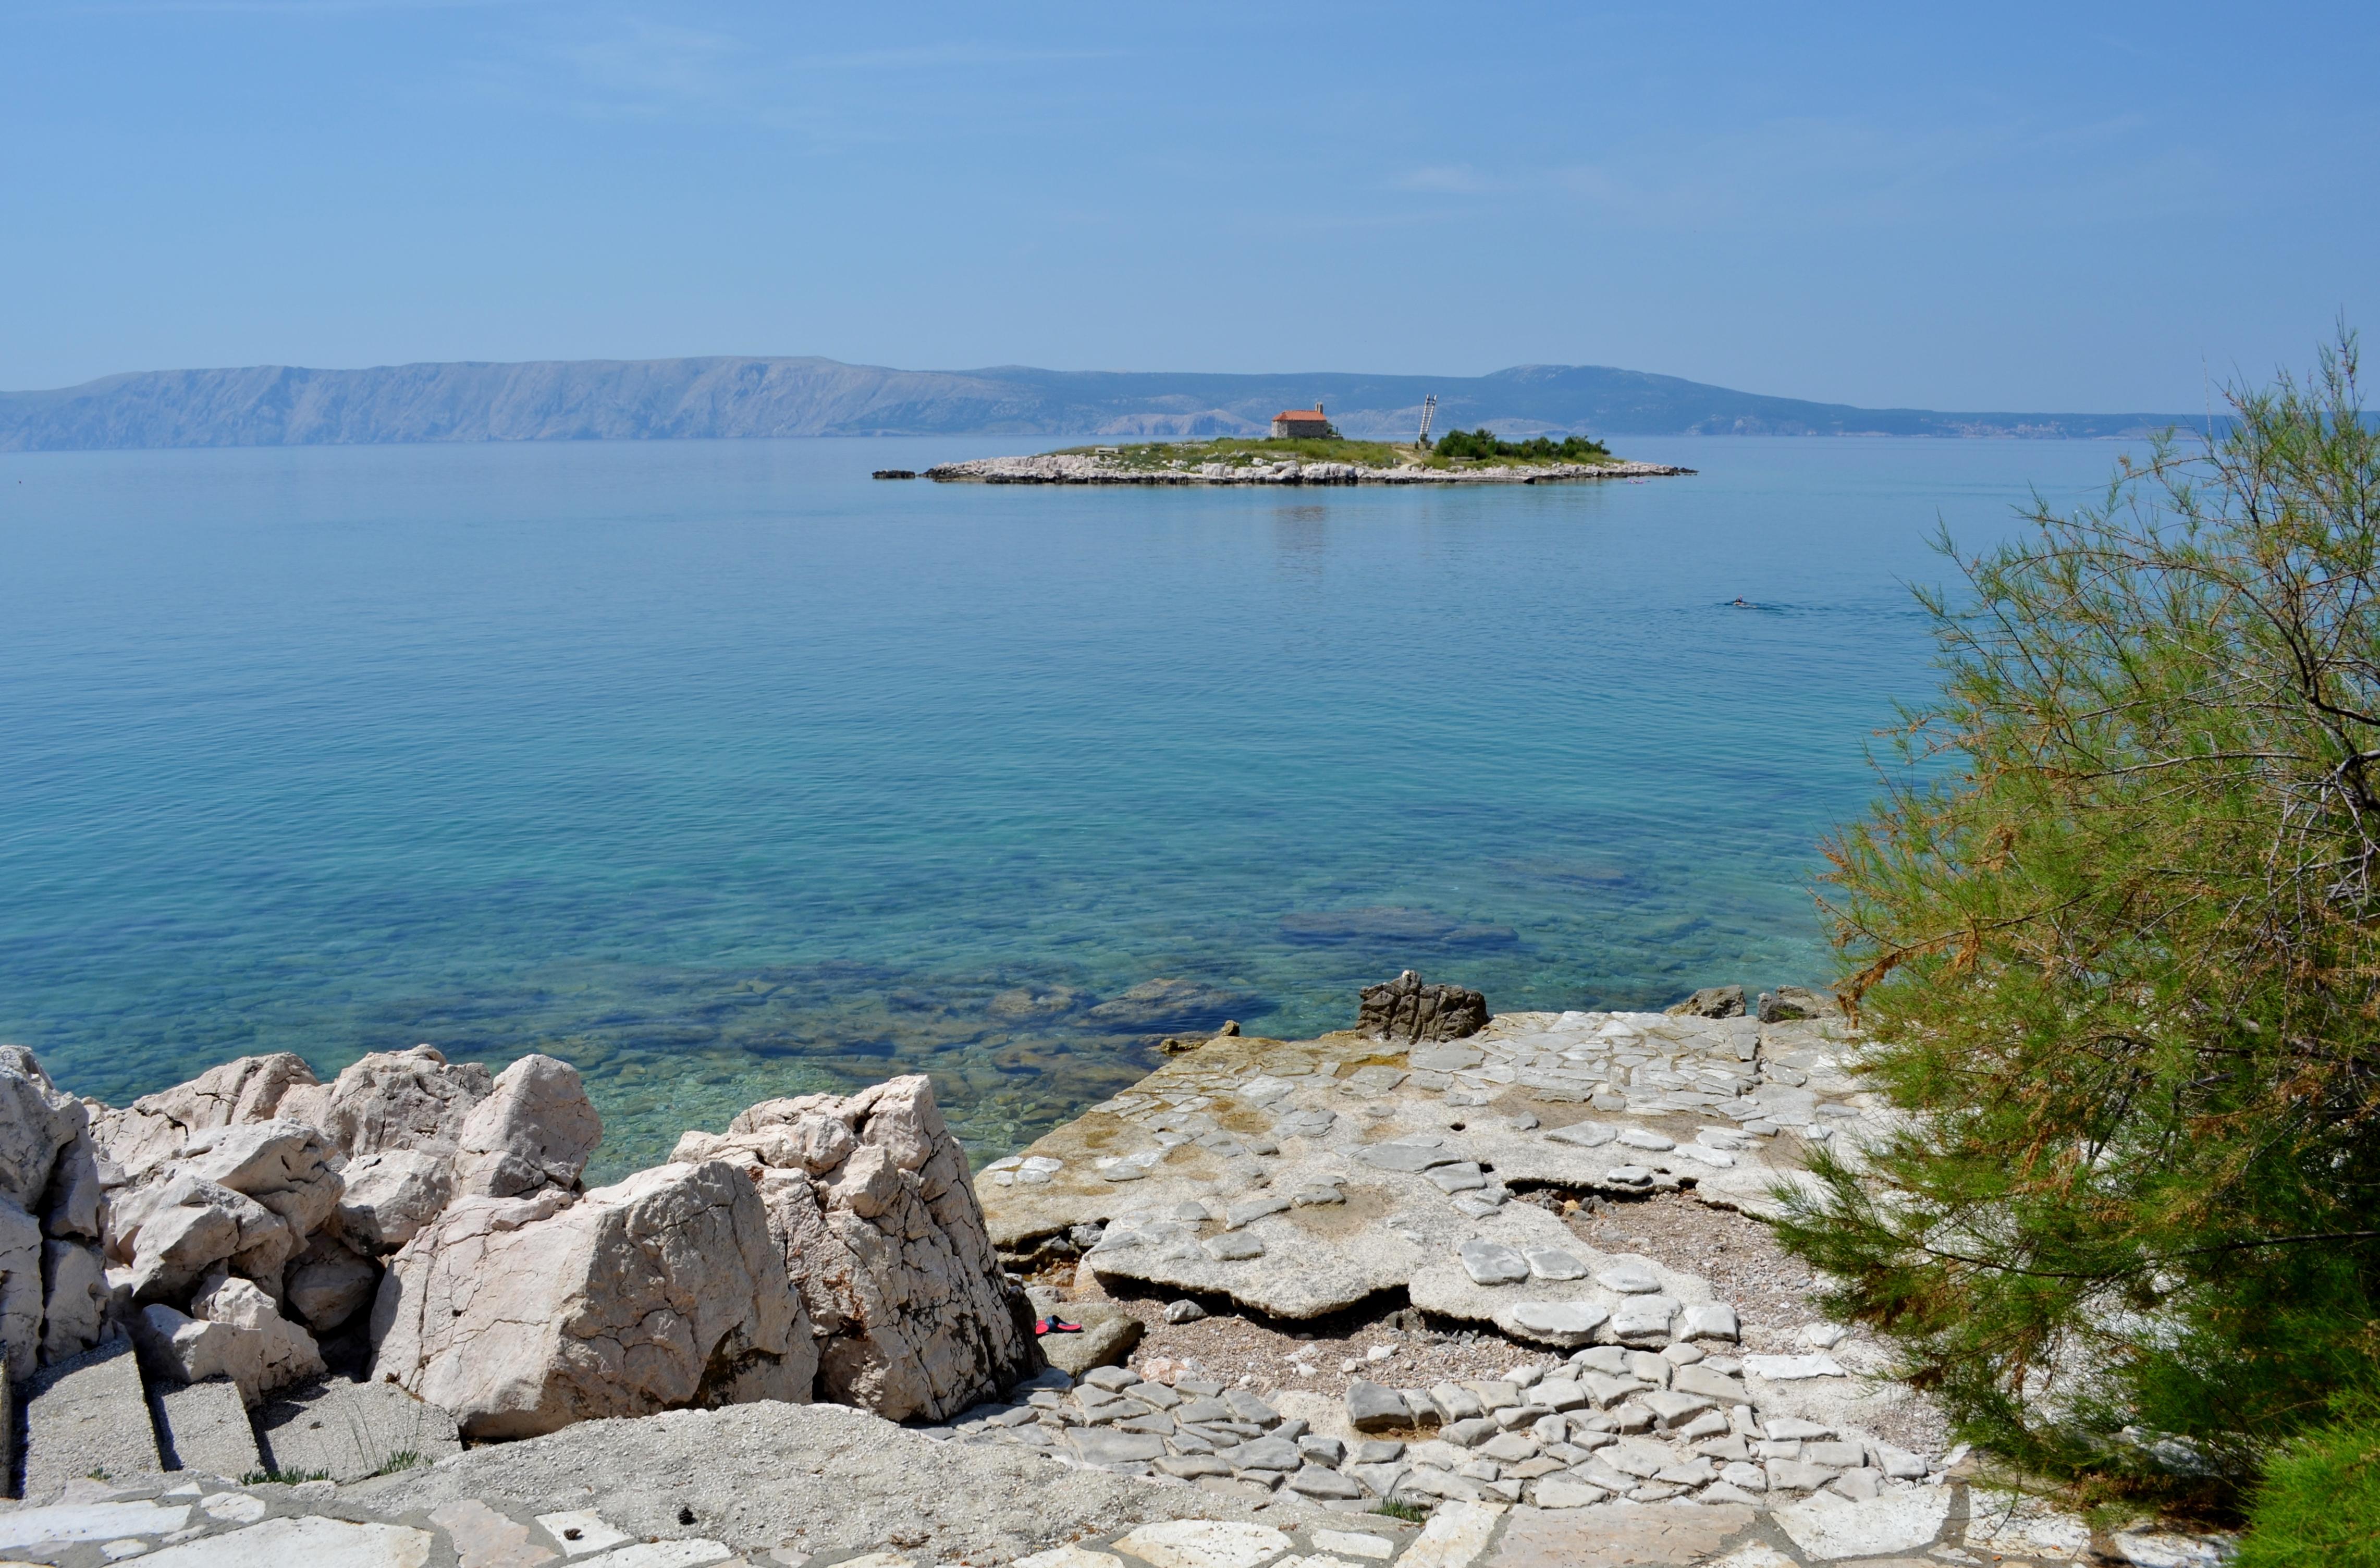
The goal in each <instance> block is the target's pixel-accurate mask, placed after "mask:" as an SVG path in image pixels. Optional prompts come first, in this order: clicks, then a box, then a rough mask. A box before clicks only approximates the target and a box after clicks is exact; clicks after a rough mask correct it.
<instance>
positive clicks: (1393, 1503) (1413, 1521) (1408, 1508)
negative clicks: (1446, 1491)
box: [1372, 1498, 1429, 1525]
mask: <svg viewBox="0 0 2380 1568" xmlns="http://www.w3.org/2000/svg"><path fill="white" fill-rule="evenodd" d="M1372 1512H1373V1513H1378V1514H1385V1515H1387V1516H1388V1517H1389V1518H1391V1519H1402V1520H1403V1521H1404V1522H1405V1523H1406V1524H1408V1525H1419V1524H1422V1523H1424V1522H1425V1521H1427V1519H1428V1518H1429V1510H1428V1509H1427V1508H1424V1507H1422V1506H1421V1505H1420V1504H1419V1503H1414V1502H1400V1501H1397V1500H1396V1499H1394V1498H1390V1499H1389V1500H1388V1501H1385V1502H1383V1503H1381V1504H1380V1506H1379V1507H1378V1508H1375V1509H1373V1510H1372Z"/></svg>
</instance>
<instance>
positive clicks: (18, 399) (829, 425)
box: [0, 358, 2191, 452]
mask: <svg viewBox="0 0 2380 1568" xmlns="http://www.w3.org/2000/svg"><path fill="white" fill-rule="evenodd" d="M1431 393H1435V394H1436V395H1437V396H1438V425H1437V428H1438V429H1439V431H1445V430H1449V429H1451V428H1453V427H1455V426H1457V425H1461V426H1463V427H1466V428H1468V427H1473V426H1477V425H1482V424H1484V425H1488V426H1490V427H1492V428H1493V429H1495V430H1496V431H1498V432H1500V433H1503V434H1508V435H1510V434H1519V435H1529V434H1536V433H1540V432H1554V433H1561V432H1579V433H1582V434H1586V435H1623V436H1624V435H1689V434H1694V435H1702V434H1710V435H1718V434H1758V435H1935V436H2045V437H2058V436H2122V435H2135V434H2138V433H2140V432H2144V431H2149V430H2155V429H2162V428H2164V427H2165V426H2167V425H2169V424H2177V423H2179V424H2187V423H2190V422H2191V421H2190V420H2189V419H2188V418H2187V417H2184V416H2168V415H2157V414H2049V413H1973V414H1956V413H1937V412H1934V411H1932V410H1929V409H1924V408H1856V407H1851V406H1849V405H1847V404H1840V403H1809V402H1804V401H1802V400H1801V399H1798V398H1792V397H1767V396H1762V395H1759V394H1757V393H1750V392H1735V391H1730V389H1728V388H1726V387H1723V386H1707V385H1705V384H1703V383H1699V382H1691V381H1682V380H1681V379H1679V378H1678V377H1676V376H1658V375H1648V374H1646V373H1645V372H1644V371H1619V370H1611V369H1609V368H1608V367H1605V366H1600V365H1519V366H1515V367H1513V368H1512V369H1511V370H1509V371H1496V372H1495V373H1494V374H1492V375H1485V376H1368V375H1350V374H1346V373H1343V372H1339V371H1316V372H1313V373H1310V374H1295V375H1188V374H1172V373H1168V372H1164V371H1037V370H1033V369H1030V368H1027V367H1024V366H1014V365H1003V366H1000V367H997V368H995V369H991V370H985V371H893V370H885V369H881V368H880V367H877V366H873V365H845V364H842V363H840V362H838V361H836V360H833V359H726V358H721V359H579V360H549V361H539V362H533V363H528V364H516V365H494V364H477V363H467V364H443V365H383V366H378V367H375V368H373V369H370V370H361V371H310V370H301V369H296V368H292V367H289V366H282V365H260V366H255V367H252V368H249V369H247V370H227V371H140V372H136V373H134V374H130V375H119V376H107V377H103V379H101V380H99V381H94V382H86V383H83V384H82V385H80V386H70V387H64V388H61V389H59V390H56V391H52V392H6V393H0V451H17V452H28V451H69V450H75V449H89V448H95V447H135V446H298V445H335V444H373V443H386V442H419V441H666V440H685V439H706V438H708V439H717V438H735V437H743V436H790V435H1018V436H1037V437H1039V436H1113V437H1120V438H1129V437H1172V436H1208V435H1247V434H1261V433H1263V432H1264V431H1265V430H1266V428H1267V426H1268V423H1269V420H1270V419H1271V418H1272V416H1273V414H1274V413H1275V412H1276V411H1278V410H1280V409H1282V408H1290V407H1312V406H1313V404H1314V403H1315V402H1316V401H1317V400H1319V401H1321V402H1322V404H1323V405H1324V406H1325V407H1326V408H1327V409H1328V411H1329V412H1330V417H1331V419H1333V420H1335V421H1336V422H1337V424H1338V426H1339V428H1340V430H1341V431H1342V432H1343V433H1345V434H1348V435H1351V436H1368V437H1390V438H1394V439H1398V440H1411V439H1412V437H1413V434H1414V431H1415V426H1416V425H1417V424H1418V423H1419V421H1420V418H1421V404H1422V398H1423V397H1424V395H1427V394H1431Z"/></svg>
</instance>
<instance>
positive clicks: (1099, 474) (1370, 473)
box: [926, 452, 1694, 485]
mask: <svg viewBox="0 0 2380 1568" xmlns="http://www.w3.org/2000/svg"><path fill="white" fill-rule="evenodd" d="M1693 472H1694V469H1692V468H1674V467H1671V466H1670V465H1668V464H1665V463H1544V464H1536V465H1532V466H1529V467H1513V468H1505V467H1500V466H1499V467H1488V468H1424V467H1422V466H1421V465H1419V464H1408V465H1401V466H1399V467H1397V468H1366V467H1362V466H1359V465H1357V464H1354V463H1308V462H1300V461H1298V460H1296V459H1293V458H1290V459H1283V460H1281V461H1279V462H1257V463H1245V464H1241V463H1200V464H1197V465H1196V466H1192V467H1184V468H1134V467H1131V466H1129V465H1127V464H1124V463H1122V462H1120V461H1117V460H1116V459H1114V458H1112V457H1111V456H1106V455H1104V454H1099V453H1078V452H1052V453H1047V454H1044V455H1042V456H1034V457H977V458H973V459H971V460H969V461H967V462H964V463H941V464H938V465H936V466H935V467H933V468H928V469H927V470H926V477H927V478H928V479H929V480H937V481H939V482H941V483H944V484H1126V485H1131V484H1142V485H1168V484H1226V485H1228V484H1272V485H1330V484H1553V483H1560V482H1563V481H1567V480H1633V479H1656V478H1664V477H1669V476H1673V475H1681V474H1691V473H1693Z"/></svg>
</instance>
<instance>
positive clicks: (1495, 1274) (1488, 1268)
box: [1455, 1236, 1529, 1285]
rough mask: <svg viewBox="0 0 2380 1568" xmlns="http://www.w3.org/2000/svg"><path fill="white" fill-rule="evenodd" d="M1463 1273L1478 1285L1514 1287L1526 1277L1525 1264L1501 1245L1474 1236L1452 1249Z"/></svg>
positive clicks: (1526, 1261) (1526, 1262)
mask: <svg viewBox="0 0 2380 1568" xmlns="http://www.w3.org/2000/svg"><path fill="white" fill-rule="evenodd" d="M1455 1256H1456V1257H1458V1258H1461V1259H1462V1260H1463V1272H1464V1273H1466V1274H1469V1275H1470V1276H1471V1278H1472V1282H1474V1283H1475V1284H1482V1285H1509V1284H1517V1283H1519V1282H1521V1281H1523V1280H1525V1279H1527V1278H1528V1277H1529V1260H1528V1258H1525V1257H1524V1256H1523V1255H1522V1254H1521V1253H1520V1252H1519V1251H1517V1250H1515V1249H1514V1248H1512V1247H1509V1246H1505V1245H1504V1244H1503V1243H1502V1242H1498V1241H1490V1240H1488V1238H1487V1237H1485V1236H1474V1237H1472V1238H1471V1239H1470V1240H1469V1241H1466V1242H1464V1243H1463V1245H1462V1246H1460V1247H1458V1248H1456V1249H1455Z"/></svg>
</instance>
